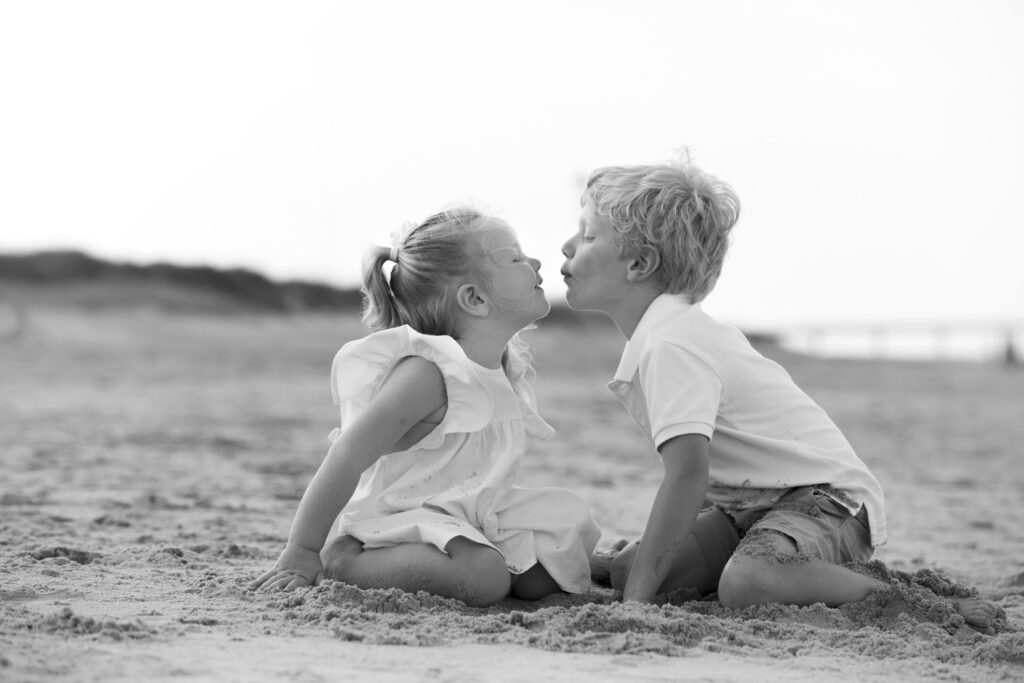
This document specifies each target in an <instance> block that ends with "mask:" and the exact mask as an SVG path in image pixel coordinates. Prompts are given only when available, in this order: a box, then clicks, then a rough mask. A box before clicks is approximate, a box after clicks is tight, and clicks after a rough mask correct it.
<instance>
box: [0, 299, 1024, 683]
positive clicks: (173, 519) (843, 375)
mask: <svg viewBox="0 0 1024 683" xmlns="http://www.w3.org/2000/svg"><path fill="white" fill-rule="evenodd" d="M10 321H11V318H7V319H5V318H4V317H3V314H2V313H0V415H2V417H0V681H140V680H146V681H149V680H152V681H162V680H168V681H170V680H173V681H187V682H191V681H232V680H238V681H299V682H305V681H326V680H346V681H477V680H498V681H537V680H545V681H548V680H550V681H578V680H596V681H606V680H607V681H623V680H637V681H658V680H665V681H668V680H673V681H674V680H716V681H717V680H727V681H728V680H735V681H745V680H786V681H804V680H807V681H810V680H821V679H823V678H840V679H849V680H872V681H874V680H878V681H890V680H892V681H895V680H978V681H982V680H985V681H987V680H1021V679H1024V505H1022V503H1021V501H1022V500H1024V455H1022V452H1021V446H1020V444H1022V443H1024V420H1021V419H1020V417H1021V416H1022V415H1024V372H1022V371H1020V370H1013V369H1007V368H1004V367H1001V366H999V365H995V364H991V365H987V364H966V363H964V364H957V363H946V364H939V363H908V362H901V363H897V362H888V361H863V360H862V361H837V360H822V359H812V358H804V357H800V356H795V355H791V354H787V353H785V352H783V351H780V350H778V349H771V348H769V349H766V352H768V353H769V354H770V355H773V356H775V357H776V358H778V359H779V360H780V361H781V362H782V363H783V364H784V365H785V366H786V367H787V369H789V370H790V372H791V373H792V374H793V375H794V377H795V378H796V379H797V381H798V382H799V383H801V385H802V386H804V388H805V389H806V390H807V391H808V393H810V394H811V395H812V396H813V397H815V398H816V399H817V400H818V401H819V402H820V403H821V404H822V405H823V406H824V407H825V408H826V410H828V411H829V412H830V413H831V414H832V415H833V417H834V419H835V420H836V422H837V423H838V424H839V425H840V426H841V427H842V428H843V430H844V431H845V432H846V434H847V436H848V437H849V438H850V440H851V442H852V443H853V444H854V446H855V448H857V450H858V452H859V453H860V454H861V456H862V457H863V459H864V460H865V461H867V462H868V464H869V465H870V466H871V467H872V469H873V470H874V471H875V473H876V474H877V476H878V477H879V479H880V480H881V481H882V484H883V486H884V488H885V490H886V494H887V508H888V514H889V523H890V529H891V532H890V542H889V544H888V545H887V546H885V547H883V548H882V549H880V551H879V553H878V554H877V556H876V558H877V559H876V561H875V562H873V563H871V564H870V565H868V566H864V567H861V570H862V571H867V572H871V573H873V574H875V575H876V576H880V577H882V578H884V579H886V580H888V581H889V582H891V583H892V585H893V590H892V591H890V592H889V593H888V594H885V595H879V596H876V597H875V598H873V599H871V600H868V601H866V602H865V603H862V604H859V605H851V606H844V607H841V608H837V609H830V608H827V607H825V606H823V605H815V606H811V607H807V608H795V607H783V606H764V607H759V608H752V609H748V610H740V611H736V610H729V609H726V608H724V607H722V606H721V605H719V604H718V603H717V602H715V601H714V600H713V599H710V600H709V599H705V600H700V599H696V597H695V596H693V595H689V594H679V595H670V596H666V598H665V599H664V601H663V602H662V604H658V605H636V604H629V605H624V604H622V603H621V602H617V601H616V596H615V594H614V592H613V591H611V590H610V589H607V588H601V587H597V586H595V588H594V590H593V591H592V592H591V593H590V594H589V595H586V596H555V597H551V598H548V599H545V600H542V601H539V602H537V603H529V602H523V601H518V600H507V601H505V602H503V603H500V604H499V605H496V606H494V607H491V608H487V609H474V608H469V607H466V606H465V605H463V604H462V603H459V602H456V601H451V600H445V599H442V598H438V597H435V596H430V595H427V594H424V593H420V594H417V595H411V594H406V593H402V592H401V591H397V590H390V591H361V590H358V589H356V588H354V587H351V586H346V585H344V584H340V583H335V582H325V583H323V584H321V585H319V586H317V587H315V588H311V589H305V590H299V591H295V592H292V593H287V594H285V593H260V592H252V591H249V590H248V589H247V588H246V585H247V584H248V582H249V581H251V580H252V579H253V578H254V577H255V576H257V575H258V574H259V573H261V572H262V571H264V570H265V569H266V568H268V567H269V566H270V565H271V564H272V563H273V561H274V559H275V558H276V556H277V554H278V553H279V552H280V550H281V548H282V547H283V544H284V541H285V539H286V537H287V533H288V527H289V524H290V522H291V516H292V514H293V513H294V509H295V505H296V504H297V502H298V497H299V496H300V495H301V494H302V491H303V489H304V487H305V485H306V483H307V482H308V480H309V477H310V476H311V474H312V472H313V471H314V469H315V468H316V466H317V465H318V463H319V461H320V458H321V457H322V456H323V453H324V451H325V448H326V445H327V441H326V436H327V434H328V432H329V431H330V430H331V429H332V428H333V427H334V426H335V422H336V419H337V417H336V415H335V412H334V408H333V406H332V405H331V402H330V393H329V386H328V381H327V380H328V377H327V375H328V370H329V364H330V360H331V357H332V355H333V351H334V350H335V349H336V348H337V347H338V346H340V344H341V343H343V342H344V341H346V340H347V339H350V338H353V337H354V336H358V335H360V334H362V333H363V332H362V330H361V328H360V327H359V326H358V323H357V322H356V321H354V320H352V319H339V318H337V317H326V316H325V317H313V316H304V317H296V316H293V317H274V316H264V317H257V316H236V317H232V318H227V319H218V318H215V317H212V316H210V317H202V316H194V315H185V314H166V313H157V312H147V311H134V312H124V311H92V312H80V311H72V310H59V309H54V308H47V309H41V310H31V311H29V316H28V325H27V326H25V325H23V324H22V325H21V326H20V327H19V328H18V329H17V334H14V333H10V334H8V332H11V331H12V330H13V329H14V328H13V327H10V328H9V329H5V328H4V325H5V324H9V323H10ZM614 335H615V332H614V330H611V329H609V328H607V327H606V326H602V325H600V324H597V323H596V322H595V323H594V324H593V325H591V326H589V327H585V328H579V329H574V328H564V327H557V326H548V327H542V328H541V329H540V330H538V331H536V332H535V333H533V341H534V344H535V347H536V355H537V361H536V362H537V367H538V370H539V373H540V377H539V380H538V394H539V398H540V400H541V406H542V409H543V412H544V413H545V414H546V415H547V416H548V417H549V419H550V421H551V422H552V423H553V424H554V425H555V427H556V428H557V429H558V431H559V435H558V437H557V438H556V439H555V440H554V441H553V442H550V443H547V444H543V445H542V446H541V447H539V448H538V449H536V450H535V451H533V452H532V453H531V455H530V457H529V461H528V462H527V463H526V465H525V466H524V468H523V471H522V473H521V483H523V484H524V485H552V484H555V485H560V486H565V487H568V488H572V489H574V490H576V491H577V492H579V493H580V494H581V495H582V496H583V497H584V498H585V499H586V500H587V501H588V502H589V503H590V504H591V505H592V506H593V509H594V513H595V516H596V518H597V519H598V521H599V523H600V524H601V525H602V528H603V530H604V536H603V538H602V544H610V543H612V542H613V541H615V540H616V539H618V538H629V537H632V536H635V535H636V534H637V533H639V531H640V530H641V529H642V525H643V522H644V518H645V516H646V513H647V510H648V508H649V505H650V501H651V498H652V497H653V494H654V487H655V486H656V484H657V481H658V474H659V466H658V463H657V461H656V460H655V459H653V457H652V456H651V455H649V454H648V452H647V449H646V446H645V444H644V442H643V440H642V439H641V437H640V435H639V433H638V432H637V431H636V429H635V427H633V426H632V424H631V423H630V422H629V419H628V417H627V416H626V415H625V413H624V411H622V409H621V408H620V407H619V406H618V405H617V403H616V402H615V400H614V398H613V397H612V396H611V395H610V393H608V392H607V390H606V389H605V388H604V385H605V383H606V381H607V377H608V376H609V375H610V373H611V372H612V370H613V369H614V367H615V361H616V358H617V353H618V346H619V340H618V339H616V338H615V336H614ZM971 594H978V595H981V596H983V597H985V598H987V599H990V600H993V601H994V602H996V603H997V604H998V605H999V606H1000V607H1001V608H1002V610H1003V613H1002V615H1001V617H1000V619H999V621H998V624H997V633H996V634H995V635H981V634H979V633H977V632H975V631H973V630H971V629H970V628H968V627H966V626H965V625H964V624H963V620H962V619H961V618H960V617H959V616H958V615H957V614H956V613H955V611H954V610H952V608H951V607H950V603H949V601H948V600H945V599H943V598H942V597H941V596H957V595H971Z"/></svg>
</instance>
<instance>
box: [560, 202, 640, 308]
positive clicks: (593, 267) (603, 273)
mask: <svg viewBox="0 0 1024 683" xmlns="http://www.w3.org/2000/svg"><path fill="white" fill-rule="evenodd" d="M562 254H563V255H564V256H565V263H563V264H562V275H563V276H564V279H565V285H566V287H567V288H568V289H567V291H566V294H565V300H566V303H568V304H569V306H570V307H572V308H574V309H576V310H577V311H601V312H604V313H608V312H609V311H610V310H611V309H612V308H614V306H615V304H616V303H617V302H618V301H619V300H621V298H622V295H623V292H624V291H625V288H626V285H627V280H626V271H627V266H628V260H627V259H626V258H624V257H623V256H622V255H621V253H620V249H619V246H618V245H616V244H615V238H614V232H613V231H612V224H611V221H609V220H608V217H607V216H602V215H600V214H598V213H597V212H596V211H594V206H593V202H592V201H591V199H590V197H589V195H587V196H586V199H585V201H584V204H583V209H582V211H581V212H580V222H579V229H578V230H577V231H576V234H575V235H573V236H572V237H571V238H569V239H568V240H567V241H566V243H565V244H563V245H562Z"/></svg>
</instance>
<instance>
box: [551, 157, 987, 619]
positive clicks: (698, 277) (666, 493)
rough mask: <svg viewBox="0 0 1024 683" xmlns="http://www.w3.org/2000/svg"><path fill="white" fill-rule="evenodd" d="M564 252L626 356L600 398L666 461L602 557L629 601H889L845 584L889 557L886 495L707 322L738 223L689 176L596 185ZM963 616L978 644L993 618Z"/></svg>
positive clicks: (779, 376) (567, 267)
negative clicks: (668, 595) (626, 530)
mask: <svg viewBox="0 0 1024 683" xmlns="http://www.w3.org/2000/svg"><path fill="white" fill-rule="evenodd" d="M581 206H582V214H581V216H580V221H579V229H578V231H577V232H576V234H575V235H573V236H572V237H571V238H570V239H569V240H568V241H567V242H566V243H565V244H564V246H563V248H562V253H563V254H564V255H565V258H566V260H565V263H564V264H563V266H562V274H563V275H564V277H565V282H566V286H567V288H568V290H567V294H566V298H567V301H568V303H569V305H570V306H571V307H572V308H574V309H577V310H590V311H600V312H602V313H605V314H606V315H607V316H608V317H610V318H611V319H612V321H614V322H615V324H616V325H617V326H618V328H619V330H620V331H621V332H622V334H623V335H625V337H626V339H627V340H628V341H627V343H626V347H625V350H624V351H623V354H622V359H621V361H620V363H619V367H618V370H617V371H616V373H615V378H614V380H613V381H612V382H611V383H610V384H609V388H610V389H611V390H612V391H613V392H614V393H615V394H616V396H618V398H619V399H620V400H621V401H622V403H623V404H624V405H625V407H626V410H627V411H628V412H629V413H630V415H631V416H632V417H633V419H634V420H635V421H636V422H637V424H638V425H639V426H640V428H641V430H642V431H643V432H644V434H645V436H646V437H647V438H648V439H649V441H650V442H651V444H652V445H653V446H654V448H655V449H656V450H657V452H658V453H659V455H660V456H661V460H662V464H663V466H664V479H663V480H662V483H661V485H660V487H659V488H658V492H657V495H656V497H655V500H654V504H653V507H652V508H651V512H650V516H649V518H648V521H647V527H646V529H645V531H644V535H643V539H642V543H641V541H640V540H637V541H634V542H632V543H630V544H628V545H626V546H625V547H624V548H622V549H621V550H620V552H618V553H612V554H605V555H595V556H594V558H593V559H592V573H593V576H594V578H595V579H596V580H598V581H601V580H602V579H603V580H605V581H606V582H607V581H608V580H610V582H611V584H612V586H614V587H615V588H617V589H619V590H622V592H623V599H624V600H635V601H641V602H646V601H651V600H652V599H653V598H654V596H655V594H657V593H662V592H666V591H670V590H675V589H680V588H695V589H697V590H699V591H700V592H701V593H702V594H708V593H711V592H714V591H716V590H717V591H718V597H719V599H720V600H721V602H722V604H724V605H726V606H728V607H745V606H749V605H754V604H759V603H768V602H778V603H788V604H794V605H810V604H813V603H816V602H822V603H825V604H826V605H829V606H835V605H839V604H842V603H847V602H857V601H861V600H864V599H865V598H867V597H868V595H869V594H870V593H871V592H872V591H875V590H877V589H879V588H881V587H883V586H885V584H884V583H883V582H881V581H879V580H877V579H875V578H872V577H869V576H866V575H864V574H861V573H858V572H856V571H853V570H852V569H848V568H846V567H844V566H842V564H843V563H846V562H851V561H862V562H863V561H867V560H868V559H869V558H870V557H871V554H872V551H873V549H874V548H875V547H876V546H879V545H881V544H882V543H884V542H885V540H886V529H885V511H884V507H883V496H882V489H881V487H880V486H879V483H878V481H877V480H876V479H875V477H874V476H873V475H872V474H871V472H870V471H869V470H868V468H867V467H866V466H865V464H864V462H863V461H861V459H860V458H859V457H857V454H856V453H854V451H853V448H851V446H850V444H849V442H847V440H846V438H844V436H843V434H842V433H841V432H840V431H839V429H838V428H837V427H836V425H835V424H834V423H833V422H832V420H831V419H830V418H829V416H828V415H827V414H826V413H825V411H824V410H822V409H821V408H820V407H819V406H818V405H817V404H816V403H815V402H814V401H813V400H811V399H810V398H809V397H808V396H807V394H805V393H804V392H803V391H801V390H800V388H799V387H797V385H796V384H795V383H794V382H793V380H792V379H791V378H790V377H789V375H788V374H787V373H786V371H785V370H784V369H783V368H782V367H781V366H780V365H778V364H777V363H775V362H773V361H771V360H769V359H767V358H765V357H764V356H762V355H761V354H759V353H758V352H757V351H755V350H754V349H753V348H752V347H751V345H750V344H749V342H748V341H747V339H746V338H745V337H744V336H743V334H742V333H741V332H740V331H739V330H737V329H735V328H732V327H729V326H727V325H723V324H720V323H718V322H716V321H715V320H713V319H712V318H710V317H709V316H708V315H707V314H706V313H704V311H702V310H701V305H700V301H701V300H702V299H704V297H705V296H706V295H707V294H708V292H710V291H711V289H712V288H713V287H714V285H715V282H716V280H717V279H718V275H719V273H720V272H721V268H722V262H723V259H724V258H725V254H726V249H727V246H728V235H729V231H730V230H731V229H732V227H733V225H734V224H735V223H736V220H737V218H738V216H739V200H738V198H737V196H736V194H735V193H734V192H733V190H732V189H731V188H730V187H729V186H728V185H726V184H725V183H722V182H720V181H718V180H717V179H715V178H713V177H711V176H710V175H707V174H706V173H704V172H702V171H701V170H699V169H698V168H696V167H695V166H693V165H692V164H689V163H679V164H670V165H656V166H633V167H607V168H601V169H598V170H596V171H594V172H593V173H592V174H591V176H590V178H589V179H588V181H587V187H586V190H585V191H584V193H583V197H582V200H581ZM957 609H958V611H959V612H960V613H961V614H962V615H963V617H964V618H965V620H966V621H967V623H968V624H970V625H971V626H973V627H975V628H977V629H979V630H989V629H990V628H991V623H992V619H993V618H994V615H995V612H996V607H995V606H994V605H992V604H990V603H987V602H984V601H981V600H971V599H965V600H960V601H958V603H957Z"/></svg>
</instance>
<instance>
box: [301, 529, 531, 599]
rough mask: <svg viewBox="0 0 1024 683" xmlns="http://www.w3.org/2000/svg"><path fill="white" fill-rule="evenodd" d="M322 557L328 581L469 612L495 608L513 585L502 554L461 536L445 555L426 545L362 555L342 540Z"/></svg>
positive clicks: (358, 546) (357, 545)
mask: <svg viewBox="0 0 1024 683" xmlns="http://www.w3.org/2000/svg"><path fill="white" fill-rule="evenodd" d="M320 557H321V559H322V561H323V565H324V578H327V579H334V580H336V581H344V582H345V583H350V584H352V585H354V586H358V587H360V588H400V589H402V590H404V591H407V592H410V593H415V592H416V591H426V592H428V593H433V594H434V595H440V596H442V597H446V598H454V599H456V600H461V601H462V602H464V603H466V604H467V605H470V606H471V607H484V606H487V605H493V604H494V603H496V602H498V601H499V600H501V599H502V598H504V597H505V596H506V595H508V592H509V586H510V584H511V578H510V576H509V573H508V567H506V566H505V559H504V558H503V557H502V556H501V553H499V552H498V551H497V550H495V549H494V548H489V547H487V546H484V545H480V544H479V543H474V542H473V541H470V540H469V539H467V538H463V537H462V536H457V537H456V538H453V539H452V540H451V541H449V542H448V545H447V546H446V547H445V552H441V551H440V550H438V549H437V548H435V547H434V546H432V545H427V544H426V543H402V544H400V545H395V546H390V547H387V548H373V549H370V550H364V549H363V547H362V544H361V543H359V541H357V540H356V539H354V538H352V537H351V536H339V537H338V538H336V539H334V540H333V541H331V542H330V543H328V544H327V545H326V546H324V549H323V550H322V551H321V553H320Z"/></svg>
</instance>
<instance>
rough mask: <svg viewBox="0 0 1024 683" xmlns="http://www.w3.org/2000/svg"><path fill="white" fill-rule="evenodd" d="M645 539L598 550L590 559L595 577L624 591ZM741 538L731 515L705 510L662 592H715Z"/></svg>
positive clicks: (673, 565)
mask: <svg viewBox="0 0 1024 683" xmlns="http://www.w3.org/2000/svg"><path fill="white" fill-rule="evenodd" d="M641 540H642V539H637V540H635V541H633V542H632V543H627V542H626V541H619V542H618V543H617V544H615V546H613V548H612V549H611V550H609V551H599V552H595V553H594V555H593V556H592V557H591V559H590V576H591V578H592V579H594V580H595V581H597V582H598V583H611V586H612V588H614V589H616V590H623V589H624V588H625V586H626V580H627V579H628V578H629V572H630V569H632V567H633V560H634V558H635V557H636V553H637V550H638V549H639V548H640V542H641ZM739 540H740V539H739V535H738V534H737V532H736V528H735V527H734V526H733V522H732V520H731V519H730V518H729V516H728V515H726V514H725V513H724V512H722V511H721V510H719V509H717V508H708V509H705V510H702V511H701V513H700V515H699V516H698V517H697V520H696V522H695V523H694V525H693V528H692V529H691V530H690V533H689V535H688V536H687V538H686V541H685V542H684V543H683V547H682V549H681V550H680V552H679V554H678V555H677V556H676V558H675V560H674V561H673V563H672V568H671V569H670V570H669V573H668V576H666V577H665V581H664V582H663V583H662V584H661V586H660V587H659V588H658V592H659V593H668V592H669V591H674V590H680V589H683V588H688V589H692V590H696V591H698V592H699V593H700V594H701V595H708V594H709V593H714V592H715V590H716V589H717V588H718V577H719V576H721V574H722V568H723V567H724V566H725V563H726V562H727V561H728V560H729V557H730V556H731V555H732V553H733V551H734V550H735V549H736V546H737V544H738V543H739Z"/></svg>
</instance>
